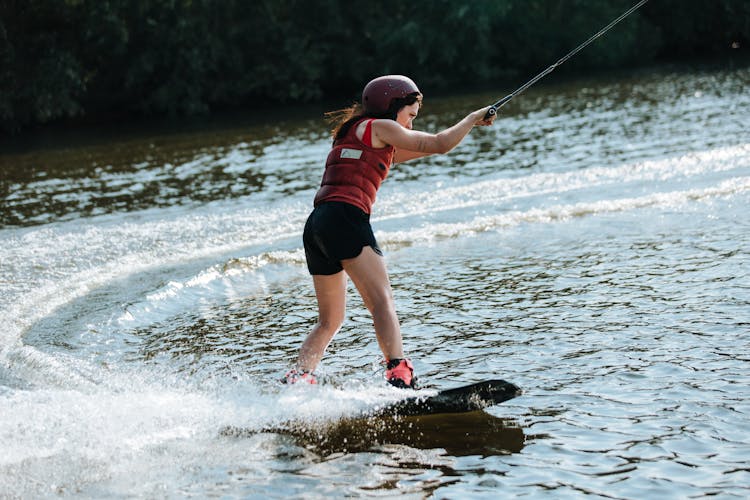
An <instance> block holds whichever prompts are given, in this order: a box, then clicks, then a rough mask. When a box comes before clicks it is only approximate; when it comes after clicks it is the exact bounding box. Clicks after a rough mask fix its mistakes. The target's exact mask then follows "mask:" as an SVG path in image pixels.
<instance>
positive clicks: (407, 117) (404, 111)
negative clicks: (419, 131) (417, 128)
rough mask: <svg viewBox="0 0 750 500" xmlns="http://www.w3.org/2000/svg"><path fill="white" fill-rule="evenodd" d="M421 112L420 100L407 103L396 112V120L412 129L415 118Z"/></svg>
mask: <svg viewBox="0 0 750 500" xmlns="http://www.w3.org/2000/svg"><path fill="white" fill-rule="evenodd" d="M418 114H419V102H415V103H414V104H407V105H406V106H404V107H403V108H401V109H400V110H399V111H398V113H397V114H396V122H398V124H399V125H401V126H402V127H404V128H408V129H410V130H411V128H412V122H413V121H414V118H416V117H417V115H418Z"/></svg>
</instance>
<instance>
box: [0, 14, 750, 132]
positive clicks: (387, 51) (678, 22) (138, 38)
mask: <svg viewBox="0 0 750 500" xmlns="http://www.w3.org/2000/svg"><path fill="white" fill-rule="evenodd" d="M634 3H635V0H597V1H595V2H592V1H589V0H463V1H460V0H411V1H403V0H378V1H373V0H0V129H2V130H3V131H4V132H5V133H8V132H10V133H17V132H19V131H21V130H23V129H24V128H29V127H33V126H35V125H39V124H44V123H48V122H53V121H60V120H70V119H74V118H75V119H80V118H82V117H84V118H85V117H88V118H90V117H98V119H101V120H104V121H106V120H115V119H118V120H119V119H122V118H132V117H143V116H159V117H162V116H178V117H179V116H191V115H200V114H206V113H211V112H216V111H219V112H220V111H224V110H230V109H233V110H237V109H254V108H257V107H261V106H269V105H274V104H279V103H281V104H296V103H305V102H314V101H319V100H321V99H327V98H331V97H334V96H335V97H339V98H340V97H341V96H344V97H345V98H344V99H339V102H340V103H342V104H348V103H349V101H350V100H353V99H355V98H357V94H358V93H359V91H360V89H361V88H362V86H363V85H364V83H366V82H367V81H368V80H369V79H370V78H372V77H375V76H378V75H380V74H385V73H404V74H408V75H410V76H412V77H413V78H414V79H415V80H416V81H417V82H419V85H420V87H421V88H422V89H423V90H424V89H429V90H431V91H433V92H451V91H458V90H461V89H465V88H469V87H474V88H476V87H478V86H482V85H484V86H485V87H487V86H489V85H491V84H493V82H499V81H506V82H509V81H510V82H514V83H515V84H516V86H517V85H520V84H521V83H523V82H524V81H526V80H527V79H528V78H530V77H531V76H534V75H535V74H536V73H538V72H539V71H541V70H542V69H544V68H546V67H547V66H548V65H550V64H551V63H553V62H554V61H556V60H557V59H558V58H559V57H561V56H562V55H564V54H565V53H567V52H568V51H569V50H571V49H572V48H574V47H575V46H577V45H578V44H579V43H581V42H582V41H584V40H586V39H587V38H588V37H589V36H590V35H592V34H593V33H594V32H596V31H597V30H599V29H600V28H601V27H603V26H604V25H606V24H607V23H609V22H610V21H611V20H612V19H614V18H615V17H617V16H618V15H619V14H621V13H622V12H624V11H625V10H627V9H628V8H629V7H630V6H631V5H633V4H634ZM748 46H750V1H748V0H651V1H650V2H649V3H647V4H646V5H645V6H644V7H642V8H641V9H640V10H639V11H637V12H636V13H635V14H633V15H632V16H631V17H630V18H628V19H627V20H625V21H623V22H622V23H621V24H619V25H618V26H616V27H615V28H614V29H613V30H612V31H611V32H610V33H608V34H607V35H606V36H605V37H603V38H601V39H599V40H597V41H596V42H595V43H594V44H592V45H591V46H589V47H588V48H586V50H584V51H582V52H581V53H579V54H578V55H577V56H576V57H575V58H574V59H571V60H570V61H569V62H568V63H566V65H565V66H563V67H561V68H560V69H559V70H558V72H568V73H570V72H581V71H594V70H596V71H599V70H606V69H611V68H623V67H634V66H645V65H653V64H655V63H663V62H669V61H684V60H698V59H700V60H706V59H721V58H725V59H730V58H741V57H743V55H744V54H747V50H748Z"/></svg>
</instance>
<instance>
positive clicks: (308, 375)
mask: <svg viewBox="0 0 750 500" xmlns="http://www.w3.org/2000/svg"><path fill="white" fill-rule="evenodd" d="M281 382H282V383H284V384H289V385H292V384H310V385H314V384H317V383H318V380H317V379H316V378H315V375H314V374H313V373H312V372H307V371H304V370H297V369H296V368H292V369H291V370H289V371H288V372H287V374H286V375H285V376H284V378H283V379H281Z"/></svg>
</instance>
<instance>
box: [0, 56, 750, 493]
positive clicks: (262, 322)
mask: <svg viewBox="0 0 750 500" xmlns="http://www.w3.org/2000/svg"><path fill="white" fill-rule="evenodd" d="M749 83H750V72H749V71H748V70H746V69H740V70H732V71H704V72H700V71H695V72H691V73H677V72H674V73H670V72H653V73H648V74H641V75H638V76H637V77H633V78H623V79H622V80H621V81H613V80H611V79H610V80H607V81H602V80H590V81H583V80H581V81H576V82H571V83H568V84H564V85H559V86H550V87H546V88H545V87H541V86H540V87H538V88H534V89H531V90H530V91H529V93H528V94H527V95H524V96H523V97H522V98H520V99H518V100H517V102H516V101H514V103H512V104H511V105H509V106H508V107H506V108H504V109H503V111H504V112H505V113H504V115H503V116H502V117H501V119H500V120H499V121H498V123H497V124H496V126H495V127H493V128H489V129H485V128H483V129H481V130H476V131H474V132H473V133H472V134H471V136H470V137H469V139H468V140H467V141H465V142H464V143H463V144H461V145H460V146H459V147H458V148H456V150H455V151H454V152H453V153H452V154H451V155H448V156H442V157H435V158H428V159H425V160H423V161H417V162H414V163H413V164H407V165H399V166H396V167H395V168H394V169H393V171H392V174H391V175H390V177H389V179H388V180H387V181H386V182H385V183H384V185H383V187H382V190H381V193H380V194H379V199H378V202H377V204H376V206H375V213H374V215H373V225H374V228H375V231H376V236H377V238H378V241H379V242H380V244H381V246H382V247H383V248H384V249H385V251H386V255H387V261H388V266H389V270H390V272H391V278H392V282H393V288H394V294H395V296H396V302H397V306H398V312H399V316H400V318H401V320H402V324H403V332H404V337H405V343H406V348H407V350H408V352H409V354H410V355H411V357H412V358H413V360H414V363H415V368H416V371H417V374H418V375H419V377H420V380H421V381H422V382H423V383H424V384H425V385H426V386H427V387H428V388H429V390H432V389H444V388H448V387H453V386H457V385H461V384H464V383H470V382H475V381H478V380H486V379H496V378H503V379H506V380H509V381H511V382H514V383H516V384H517V385H519V386H521V387H522V388H523V390H524V393H523V396H521V397H518V398H516V399H513V400H511V401H507V402H505V403H503V404H502V405H498V406H494V407H492V408H489V409H487V411H485V412H476V413H470V414H465V415H451V416H448V415H435V416H432V417H417V418H411V417H410V418H395V417H389V416H384V417H380V418H361V417H357V416H358V415H362V414H363V413H366V412H367V411H370V410H372V409H373V408H378V407H382V406H383V405H386V404H388V403H390V402H393V401H395V400H396V399H398V398H399V397H400V394H401V393H399V391H397V390H395V389H392V388H389V387H387V386H386V385H385V384H384V383H383V379H382V372H383V366H382V364H381V356H380V353H379V350H378V347H377V343H376V342H375V340H374V335H373V332H372V325H371V319H370V317H369V314H368V313H367V311H366V309H365V308H364V306H363V304H362V303H361V300H360V299H359V297H358V296H357V294H356V293H354V291H353V290H351V291H350V293H349V296H348V299H349V304H348V310H347V319H346V322H345V324H344V326H343V328H342V330H341V331H340V332H339V334H338V335H337V336H336V338H335V339H334V341H333V343H332V344H331V346H330V347H329V349H328V352H327V355H326V357H325V359H324V362H323V364H322V366H321V368H320V372H321V373H320V375H321V377H322V378H323V379H324V380H326V381H327V382H328V383H327V384H323V385H321V386H320V387H315V388H296V387H292V388H289V387H282V386H280V385H279V384H278V383H277V380H278V378H279V377H280V376H281V375H282V374H283V373H284V372H285V371H286V370H287V369H288V367H289V365H290V363H291V362H292V360H293V359H294V356H295V354H296V350H297V348H298V346H299V344H300V342H301V341H302V339H303V338H304V336H305V335H306V334H307V332H308V331H309V329H310V327H311V326H312V324H313V323H314V322H315V319H316V313H317V311H316V310H315V306H314V304H315V300H314V292H313V290H312V286H311V283H310V278H309V276H308V275H307V272H306V270H305V266H304V255H303V252H302V249H301V241H300V234H301V232H302V226H303V224H304V221H305V218H306V216H307V214H308V211H309V209H310V204H311V199H312V196H313V193H314V191H315V188H316V186H317V184H318V183H319V181H320V174H321V168H322V163H321V162H322V160H323V159H324V157H325V154H326V152H327V149H328V147H329V139H328V137H327V133H326V127H325V125H324V123H323V122H322V120H318V119H317V118H312V119H307V118H306V119H304V120H289V121H287V122H284V123H282V124H275V125H271V126H261V125H257V124H256V125H250V126H247V127H244V128H237V127H227V128H224V129H221V130H216V129H214V130H210V131H206V132H190V133H175V134H171V135H169V134H154V135H152V136H148V137H129V138H127V139H122V140H110V141H106V142H101V143H99V144H98V145H96V144H93V145H83V146H72V145H71V146H69V147H63V148H56V149H52V148H50V149H46V150H39V151H32V152H26V153H18V152H15V153H12V154H5V155H2V156H0V195H1V196H0V226H1V228H0V247H2V255H0V259H1V260H0V314H2V317H3V318H4V320H3V322H2V323H1V324H0V408H2V410H0V411H2V418H0V448H1V449H3V453H2V454H0V491H3V492H9V493H8V494H9V495H10V496H11V497H14V496H18V497H47V496H51V495H58V494H76V495H83V496H87V497H108V496H128V497H131V496H135V497H138V496H142V497H161V496H164V495H165V494H166V495H167V496H169V495H176V496H188V495H193V496H201V497H204V496H239V497H273V498H279V497H285V498H286V497H311V498H323V497H340V496H365V495H382V494H391V493H397V494H399V495H407V496H413V497H415V498H421V497H425V496H430V495H434V496H435V497H439V498H465V497H477V498H496V497H497V495H498V492H500V493H501V495H507V496H530V497H546V496H549V495H550V493H551V494H553V495H554V496H580V495H582V494H591V495H597V496H603V497H617V498H655V497H658V498H686V497H693V496H695V497H699V496H714V495H716V496H726V497H738V498H740V497H745V496H747V493H748V484H750V481H748V470H747V466H746V462H747V453H748V450H749V449H750V442H749V441H748V437H747V436H748V435H749V432H750V428H748V425H747V422H748V418H747V417H748V415H749V414H750V407H749V406H748V403H747V401H750V392H749V391H748V387H750V377H749V376H748V373H749V372H748V370H747V362H748V356H747V355H746V353H747V352H748V351H750V316H749V313H748V311H750V286H748V283H749V282H750V275H749V274H748V267H747V262H748V257H750V250H748V249H750V240H749V238H750V222H748V221H749V220H750V219H748V218H747V207H748V205H750V143H748V140H747V138H748V136H747V131H746V128H747V127H746V125H745V122H746V119H745V118H746V117H745V114H746V113H745V110H746V109H748V108H750V94H748V93H747V92H746V90H745V89H746V88H747V87H748V84H749ZM428 97H429V96H428ZM494 97H496V96H494V95H493V96H478V95H470V96H462V97H456V98H451V99H442V100H436V99H426V100H425V107H424V109H423V112H422V113H421V114H420V118H419V121H420V122H421V123H420V126H421V127H422V128H425V129H428V130H436V129H437V128H439V127H442V126H445V125H447V124H449V123H451V122H452V121H454V120H455V119H456V118H458V117H459V115H458V114H457V110H459V109H466V110H470V109H473V108H475V107H476V106H477V103H478V102H479V103H481V102H485V101H486V102H491V101H492V100H493V99H494ZM165 492H169V493H165Z"/></svg>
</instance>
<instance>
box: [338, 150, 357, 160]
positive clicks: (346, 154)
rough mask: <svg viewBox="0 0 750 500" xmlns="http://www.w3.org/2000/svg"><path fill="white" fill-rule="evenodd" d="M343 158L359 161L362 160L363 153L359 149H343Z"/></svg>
mask: <svg viewBox="0 0 750 500" xmlns="http://www.w3.org/2000/svg"><path fill="white" fill-rule="evenodd" d="M341 158H351V159H353V160H359V159H360V158H362V151H360V150H359V149H349V148H342V149H341Z"/></svg>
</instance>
